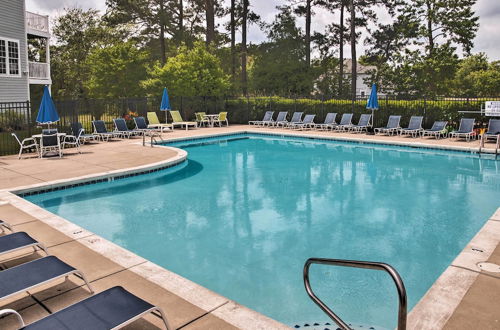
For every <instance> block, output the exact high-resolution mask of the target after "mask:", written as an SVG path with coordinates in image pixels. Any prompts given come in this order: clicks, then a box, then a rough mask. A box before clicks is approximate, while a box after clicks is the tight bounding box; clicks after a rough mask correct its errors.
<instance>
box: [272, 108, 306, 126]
mask: <svg viewBox="0 0 500 330" xmlns="http://www.w3.org/2000/svg"><path fill="white" fill-rule="evenodd" d="M303 114H304V113H303V112H294V113H293V115H292V119H290V121H289V122H281V123H279V124H278V125H277V126H278V127H279V126H282V127H283V128H288V127H290V126H291V125H294V124H298V123H301V122H302V115H303Z"/></svg>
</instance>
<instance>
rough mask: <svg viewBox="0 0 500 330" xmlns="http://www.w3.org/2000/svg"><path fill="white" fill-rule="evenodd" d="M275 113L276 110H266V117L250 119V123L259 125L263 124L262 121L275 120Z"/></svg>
mask: <svg viewBox="0 0 500 330" xmlns="http://www.w3.org/2000/svg"><path fill="white" fill-rule="evenodd" d="M273 115H274V111H266V113H265V114H264V118H262V120H250V121H249V122H248V125H256V126H259V125H262V123H267V122H270V121H272V120H273Z"/></svg>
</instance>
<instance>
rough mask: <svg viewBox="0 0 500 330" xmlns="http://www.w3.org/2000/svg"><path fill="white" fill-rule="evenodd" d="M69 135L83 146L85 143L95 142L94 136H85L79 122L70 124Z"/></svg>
mask: <svg viewBox="0 0 500 330" xmlns="http://www.w3.org/2000/svg"><path fill="white" fill-rule="evenodd" d="M71 134H73V136H76V137H77V138H78V142H80V143H81V144H85V142H87V141H95V139H96V136H95V135H94V134H85V130H84V129H83V126H82V124H81V123H80V122H76V123H71Z"/></svg>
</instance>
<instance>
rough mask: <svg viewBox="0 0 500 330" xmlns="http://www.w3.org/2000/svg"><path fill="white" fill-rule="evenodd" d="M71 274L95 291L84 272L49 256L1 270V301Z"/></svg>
mask: <svg viewBox="0 0 500 330" xmlns="http://www.w3.org/2000/svg"><path fill="white" fill-rule="evenodd" d="M70 275H75V276H77V277H80V278H81V279H83V281H84V282H85V284H86V285H87V287H88V288H89V290H90V292H92V293H93V292H94V291H93V290H92V288H91V287H90V284H89V282H88V281H87V279H86V278H85V275H84V274H83V273H82V272H80V271H79V270H77V269H75V268H73V267H71V266H70V265H68V264H67V263H65V262H64V261H61V260H60V259H58V258H57V257H54V256H48V257H43V258H40V259H36V260H33V261H30V262H27V263H24V264H21V265H19V266H15V267H12V268H8V269H6V270H2V271H1V272H0V302H1V301H2V300H3V299H6V298H9V297H11V296H14V295H16V294H19V293H24V292H26V291H28V290H31V289H34V288H36V287H38V286H40V285H43V284H47V283H48V282H51V281H54V280H57V279H59V278H63V277H66V276H70Z"/></svg>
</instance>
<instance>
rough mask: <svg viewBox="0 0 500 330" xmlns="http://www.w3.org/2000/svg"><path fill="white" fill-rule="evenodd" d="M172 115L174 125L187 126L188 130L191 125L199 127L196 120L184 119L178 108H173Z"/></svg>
mask: <svg viewBox="0 0 500 330" xmlns="http://www.w3.org/2000/svg"><path fill="white" fill-rule="evenodd" d="M170 115H171V116H172V125H173V127H175V126H180V127H181V128H182V127H186V131H187V130H188V129H189V127H194V128H197V127H198V124H197V123H196V122H195V121H184V119H182V116H181V113H180V112H179V111H177V110H171V111H170Z"/></svg>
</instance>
